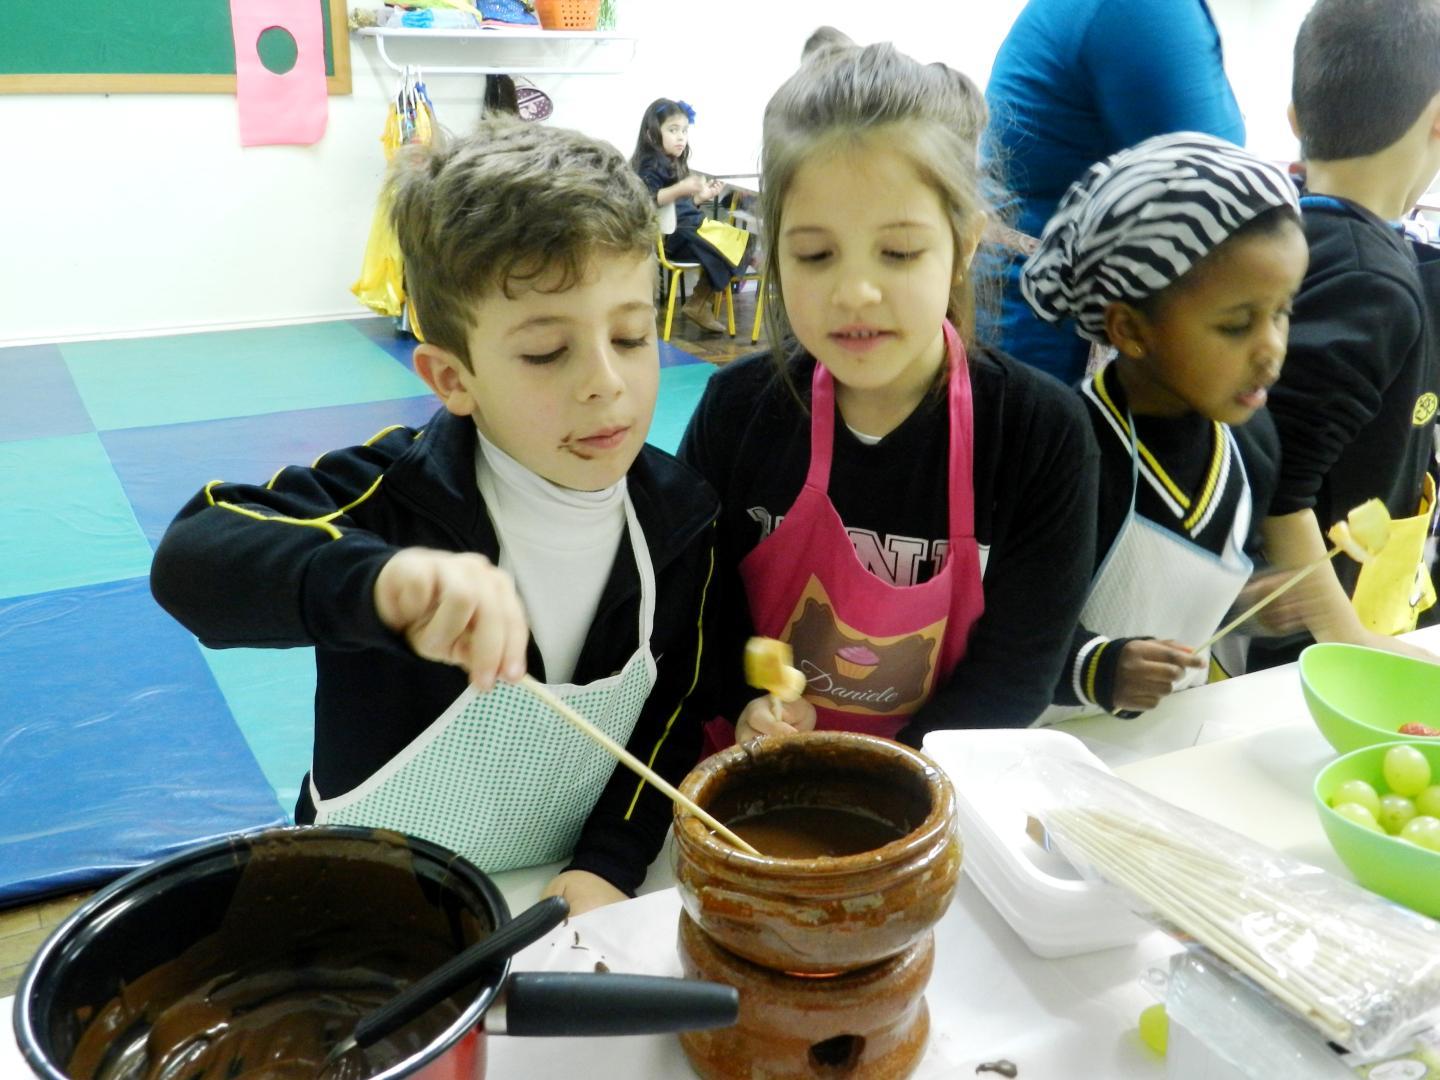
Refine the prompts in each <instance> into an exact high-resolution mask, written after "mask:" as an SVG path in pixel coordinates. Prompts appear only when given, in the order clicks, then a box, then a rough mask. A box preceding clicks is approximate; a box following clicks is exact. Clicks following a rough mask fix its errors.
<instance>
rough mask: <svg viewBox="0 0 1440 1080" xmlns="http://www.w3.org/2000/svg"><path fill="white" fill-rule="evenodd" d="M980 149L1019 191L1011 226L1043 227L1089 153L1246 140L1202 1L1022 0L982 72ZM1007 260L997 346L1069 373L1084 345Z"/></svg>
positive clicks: (1080, 362) (1033, 231) (1080, 361)
mask: <svg viewBox="0 0 1440 1080" xmlns="http://www.w3.org/2000/svg"><path fill="white" fill-rule="evenodd" d="M985 97H986V100H987V102H988V103H989V106H990V129H989V132H988V136H987V152H988V153H990V154H993V155H996V156H997V157H998V163H999V165H1000V168H1001V172H1002V175H1003V176H1004V179H1005V184H1006V186H1007V188H1008V189H1009V191H1010V192H1011V194H1012V195H1014V196H1015V198H1016V200H1017V209H1018V218H1017V220H1016V221H1015V222H1014V225H1015V228H1017V229H1018V230H1020V231H1021V232H1023V233H1028V234H1030V235H1031V236H1039V235H1040V233H1041V232H1042V231H1043V230H1044V228H1045V222H1046V221H1048V220H1049V218H1050V215H1051V214H1053V213H1054V212H1055V206H1056V204H1057V203H1058V202H1059V201H1060V197H1061V196H1062V195H1064V194H1065V191H1066V189H1067V188H1068V187H1069V186H1070V185H1071V184H1072V183H1073V182H1074V181H1076V180H1078V179H1079V178H1080V175H1081V174H1082V173H1083V172H1084V171H1085V170H1086V169H1087V168H1088V167H1089V166H1090V165H1092V164H1093V163H1095V162H1096V161H1099V160H1100V159H1102V158H1104V157H1107V156H1109V155H1110V154H1113V153H1115V152H1116V151H1118V150H1123V149H1125V148H1126V147H1127V146H1133V145H1134V144H1135V143H1138V142H1140V141H1142V140H1144V139H1147V138H1149V137H1150V136H1152V135H1163V134H1166V133H1168V132H1172V131H1203V132H1207V133H1209V134H1211V135H1216V136H1218V137H1220V138H1222V139H1228V140H1230V141H1231V142H1233V143H1236V144H1237V145H1238V144H1243V143H1244V141H1245V122H1244V120H1243V119H1242V118H1241V116H1240V108H1239V106H1238V105H1237V104H1236V102H1235V95H1234V93H1233V92H1232V91H1231V89H1230V83H1229V82H1228V81H1227V80H1226V78H1225V70H1224V67H1223V65H1222V63H1221V51H1220V35H1219V32H1218V31H1217V30H1216V29H1215V23H1214V20H1213V19H1212V18H1211V16H1210V10H1209V8H1208V7H1207V6H1206V4H1205V0H1030V2H1029V3H1028V4H1026V5H1025V8H1024V10H1022V11H1021V12H1020V15H1019V17H1018V18H1017V19H1016V20H1015V25H1014V26H1012V27H1011V28H1010V33H1009V34H1008V35H1007V36H1006V38H1005V41H1004V43H1003V44H1002V45H1001V46H1000V51H999V53H998V54H997V55H996V57H995V66H994V68H993V69H992V71H991V74H990V83H989V85H988V86H987V87H986V90H985ZM1019 270H1020V260H1014V261H1012V263H1011V264H1010V266H1009V267H1008V271H1007V274H1006V287H1005V298H1004V305H1003V309H1002V313H1001V322H1000V335H1001V345H1002V347H1003V348H1004V349H1005V351H1006V352H1008V353H1010V354H1011V355H1012V356H1014V357H1016V358H1017V359H1019V360H1023V361H1025V362H1026V363H1029V364H1032V365H1034V366H1035V367H1039V368H1042V369H1043V370H1046V371H1049V372H1050V373H1051V374H1053V375H1056V376H1057V377H1059V378H1061V379H1063V380H1064V381H1066V382H1074V381H1076V380H1077V379H1078V378H1079V377H1080V375H1081V374H1082V372H1083V369H1084V366H1085V354H1086V350H1087V348H1088V346H1087V345H1086V343H1085V342H1083V341H1081V340H1080V338H1079V337H1078V336H1077V335H1076V334H1075V332H1074V328H1073V327H1071V326H1069V325H1063V326H1060V327H1058V328H1057V327H1052V326H1049V325H1048V324H1046V323H1043V322H1041V321H1040V320H1039V319H1038V318H1036V317H1035V316H1034V314H1032V313H1031V311H1030V309H1029V307H1028V306H1027V305H1026V303H1025V301H1024V300H1023V299H1022V298H1021V296H1020V292H1019Z"/></svg>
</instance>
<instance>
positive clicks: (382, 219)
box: [350, 195, 405, 317]
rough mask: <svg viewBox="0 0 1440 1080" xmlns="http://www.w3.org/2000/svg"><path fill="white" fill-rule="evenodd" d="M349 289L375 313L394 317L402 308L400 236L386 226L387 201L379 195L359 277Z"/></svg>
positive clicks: (387, 223)
mask: <svg viewBox="0 0 1440 1080" xmlns="http://www.w3.org/2000/svg"><path fill="white" fill-rule="evenodd" d="M350 291H351V292H352V293H354V294H355V298H356V299H357V300H359V301H360V302H361V303H362V304H364V305H365V306H366V307H368V308H369V309H370V310H371V311H374V312H375V313H376V314H379V315H389V316H391V317H398V316H399V314H400V313H401V312H402V311H404V310H405V261H404V258H403V257H402V256H401V254H400V239H399V237H397V236H396V235H395V230H394V229H392V228H391V227H390V201H389V200H388V199H386V198H385V197H384V196H383V195H382V196H381V198H380V201H379V203H378V204H377V205H376V207H375V216H374V217H373V218H372V219H371V221H370V238H369V239H368V240H367V241H366V242H365V258H364V259H363V260H362V261H361V263H360V277H359V279H358V280H357V281H356V282H355V284H353V285H351V286H350Z"/></svg>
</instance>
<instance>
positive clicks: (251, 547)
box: [150, 428, 529, 689]
mask: <svg viewBox="0 0 1440 1080" xmlns="http://www.w3.org/2000/svg"><path fill="white" fill-rule="evenodd" d="M414 439H415V432H414V431H411V430H408V429H405V428H397V429H395V430H394V431H393V432H390V433H388V434H387V435H385V436H384V437H382V438H380V439H378V440H376V441H375V442H374V444H373V445H367V446H359V447H354V448H351V449H347V450H337V451H334V452H331V453H329V454H325V455H323V456H322V457H321V459H320V460H319V461H318V462H317V463H316V465H315V466H313V467H311V468H308V469H307V468H300V467H287V468H285V469H282V470H281V471H280V472H279V473H277V474H276V475H275V476H274V477H273V478H272V479H271V481H270V482H269V483H267V484H265V485H249V484H228V483H224V482H222V481H214V482H212V483H210V484H207V485H206V486H205V487H204V489H202V490H201V491H200V492H199V494H197V495H196V496H195V497H194V498H193V499H191V500H190V502H189V503H187V504H186V506H185V507H184V508H183V509H182V510H181V512H180V514H179V515H178V516H177V517H176V519H175V521H174V522H173V523H172V524H171V526H170V528H169V529H168V530H167V531H166V533H165V536H164V538H163V539H162V540H161V543H160V546H159V548H158V550H157V551H156V553H155V560H154V563H153V565H152V567H151V574H150V585H151V591H152V592H153V593H154V594H155V598H156V600H157V601H159V603H160V605H161V606H162V607H164V608H165V609H166V610H167V611H168V612H170V614H172V615H173V616H175V618H176V619H178V620H179V621H180V622H181V623H182V624H183V625H184V626H185V627H187V628H188V629H189V630H191V631H192V632H193V633H195V635H196V636H197V637H199V638H200V640H201V641H202V642H204V643H205V644H206V645H208V646H211V647H212V648H226V647H231V646H260V647H275V648H286V647H292V646H303V645H322V646H325V647H327V648H331V649H338V650H358V649H373V648H379V649H389V650H396V651H404V652H414V653H416V654H417V655H419V656H422V657H424V658H426V659H429V660H436V661H439V662H441V663H448V664H454V665H456V666H458V667H462V668H464V669H465V670H466V671H467V672H468V673H469V674H470V675H471V678H472V681H474V682H475V683H476V685H477V686H479V687H481V688H482V689H484V688H488V687H489V686H490V685H493V683H494V681H495V679H496V678H497V677H501V676H503V677H505V678H507V679H512V678H519V677H520V675H523V674H524V672H525V649H526V645H527V643H528V640H529V629H528V626H527V624H526V621H525V617H524V612H523V610H522V609H521V606H520V601H519V598H518V596H517V595H516V592H515V586H514V583H513V581H512V580H511V578H510V577H509V575H508V574H505V573H504V572H502V571H501V570H499V569H498V568H497V567H495V566H494V565H493V564H492V563H491V561H490V560H489V559H488V558H487V557H486V556H485V555H484V554H480V553H472V552H453V551H439V550H434V549H430V548H421V547H413V546H412V547H403V546H401V545H397V544H395V543H392V542H391V541H390V540H389V539H387V538H386V537H385V536H383V535H382V532H383V531H384V526H385V523H386V522H387V521H388V520H389V518H388V516H387V510H386V508H385V506H384V503H385V498H384V494H383V485H384V479H385V471H386V469H387V468H388V467H389V466H390V465H391V464H393V463H394V461H395V459H396V458H397V457H398V456H399V455H400V454H402V453H404V452H405V451H406V450H408V449H409V448H410V446H411V445H412V444H413V442H414ZM492 554H493V553H492Z"/></svg>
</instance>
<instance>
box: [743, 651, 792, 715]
mask: <svg viewBox="0 0 1440 1080" xmlns="http://www.w3.org/2000/svg"><path fill="white" fill-rule="evenodd" d="M745 681H746V682H747V683H749V684H750V685H751V686H753V687H755V689H757V690H764V691H766V692H767V693H768V694H769V695H770V718H771V719H772V720H774V721H776V722H777V723H781V724H783V723H785V708H784V703H785V702H787V701H799V700H800V696H801V695H802V694H804V693H805V673H804V672H803V671H801V670H800V669H799V668H797V667H795V652H794V650H793V649H791V648H790V646H789V645H788V644H786V643H785V642H783V641H777V640H776V639H775V638H767V637H752V638H751V639H750V640H749V641H747V642H746V643H745Z"/></svg>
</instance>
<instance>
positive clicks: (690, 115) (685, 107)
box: [655, 101, 695, 124]
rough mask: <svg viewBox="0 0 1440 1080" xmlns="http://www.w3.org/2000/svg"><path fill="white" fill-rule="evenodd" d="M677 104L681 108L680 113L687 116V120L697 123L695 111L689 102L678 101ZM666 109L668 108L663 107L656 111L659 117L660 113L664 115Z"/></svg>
mask: <svg viewBox="0 0 1440 1080" xmlns="http://www.w3.org/2000/svg"><path fill="white" fill-rule="evenodd" d="M675 104H676V105H679V106H680V111H681V112H683V113H684V114H685V119H687V120H689V121H690V123H692V124H693V123H694V122H695V110H694V109H693V108H691V107H690V105H689V104H688V103H687V102H684V101H677V102H675ZM665 109H666V106H664V105H661V106H659V107H658V108H657V109H656V110H655V112H656V114H657V115H658V114H660V113H663V112H664V111H665Z"/></svg>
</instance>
